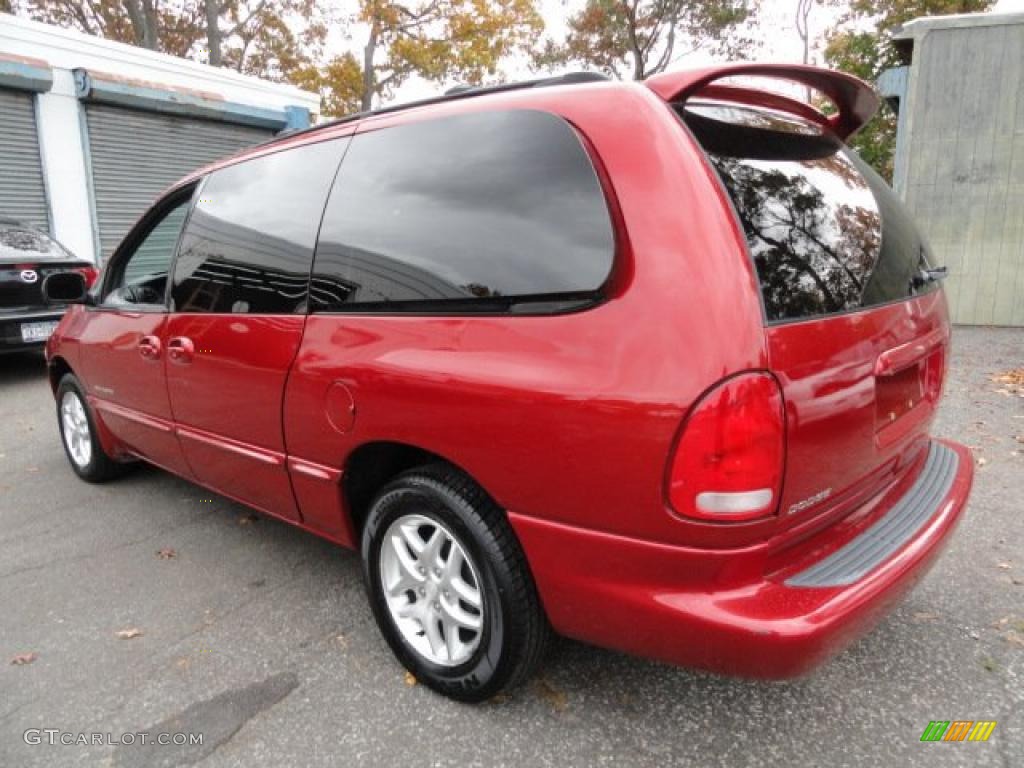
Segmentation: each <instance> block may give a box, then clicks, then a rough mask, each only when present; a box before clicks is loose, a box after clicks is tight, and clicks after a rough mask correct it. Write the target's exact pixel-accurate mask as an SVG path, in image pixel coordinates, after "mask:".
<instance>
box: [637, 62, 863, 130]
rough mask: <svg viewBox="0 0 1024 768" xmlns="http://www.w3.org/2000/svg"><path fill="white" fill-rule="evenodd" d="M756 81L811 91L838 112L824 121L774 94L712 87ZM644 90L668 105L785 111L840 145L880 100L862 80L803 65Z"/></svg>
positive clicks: (678, 79)
mask: <svg viewBox="0 0 1024 768" xmlns="http://www.w3.org/2000/svg"><path fill="white" fill-rule="evenodd" d="M737 76H757V77H768V78H773V79H776V80H789V81H790V82H794V83H799V84H800V85H806V86H810V87H811V88H814V89H815V90H817V91H820V92H821V93H823V94H825V95H826V96H827V97H828V98H829V99H831V100H832V103H833V104H835V106H836V110H837V111H836V112H835V114H832V115H825V114H824V113H822V112H821V111H819V110H818V109H815V108H814V107H812V106H811V105H810V104H805V103H804V102H802V101H797V100H796V99H792V98H789V97H787V96H781V95H777V94H774V93H771V92H770V91H762V90H760V89H757V88H748V87H743V86H733V85H714V83H715V82H716V81H718V80H722V79H724V78H727V77H737ZM644 84H645V85H646V86H647V87H648V88H650V89H651V90H652V91H654V92H655V93H656V94H657V95H658V96H660V97H661V98H663V99H664V100H665V101H669V102H673V103H682V102H685V101H688V100H689V99H690V98H692V97H695V96H697V97H700V96H703V97H705V98H716V99H727V100H730V101H738V102H740V103H744V104H756V105H759V106H764V107H769V108H773V109H781V110H783V111H787V112H795V113H796V114H799V115H801V116H802V117H806V118H808V119H811V120H813V121H814V122H817V123H819V124H820V125H822V126H824V127H826V128H828V129H829V130H830V131H832V132H833V133H835V134H836V135H837V136H838V137H839V138H840V139H843V140H845V139H848V138H849V137H850V136H852V135H853V134H855V133H856V132H857V131H859V130H860V129H861V128H862V127H863V126H864V124H865V123H866V122H867V121H868V120H870V119H871V117H872V116H873V115H874V114H875V112H876V111H878V107H879V105H880V104H881V99H880V98H879V96H878V94H877V93H875V90H874V89H873V88H872V87H871V86H870V85H868V84H867V83H865V82H864V81H863V80H861V79H859V78H856V77H854V76H853V75H847V74H845V73H843V72H836V71H834V70H831V69H822V68H820V67H809V66H805V65H802V64H750V63H743V62H740V63H736V64H721V65H718V66H714V67H705V68H702V69H692V70H687V71H684V72H666V73H664V74H660V75H654V76H653V77H650V78H648V79H647V80H645V81H644Z"/></svg>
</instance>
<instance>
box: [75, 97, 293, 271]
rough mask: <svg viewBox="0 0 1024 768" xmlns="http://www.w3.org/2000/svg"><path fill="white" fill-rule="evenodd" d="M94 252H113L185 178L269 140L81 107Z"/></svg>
mask: <svg viewBox="0 0 1024 768" xmlns="http://www.w3.org/2000/svg"><path fill="white" fill-rule="evenodd" d="M85 115H86V120H87V122H88V126H89V152H90V155H91V160H92V184H93V194H94V195H95V199H96V221H97V224H98V226H99V234H100V251H101V253H102V254H103V259H108V258H110V254H111V253H113V251H114V248H115V247H116V246H117V244H118V243H120V242H121V238H123V237H124V236H125V234H127V232H128V230H129V229H130V228H131V226H132V224H134V223H135V221H136V220H137V219H138V218H139V216H140V215H141V214H142V212H143V211H145V210H146V208H148V207H149V204H150V203H152V202H153V200H154V199H156V197H157V196H158V195H159V194H160V193H161V192H162V191H163V190H165V189H166V188H167V187H168V186H170V185H171V184H173V183H174V182H175V181H177V180H178V179H180V178H181V177H182V176H184V175H186V174H187V173H189V172H191V171H194V170H195V169H196V168H199V167H200V166H203V165H206V164H207V163H210V162H212V161H214V160H217V159H218V158H221V157H224V156H225V155H230V154H233V153H234V152H237V151H238V150H239V149H241V148H242V147H247V146H250V145H252V144H256V143H258V142H261V141H265V140H266V139H268V138H270V137H271V136H273V135H274V134H273V132H272V131H270V130H267V129H261V128H250V127H248V126H242V125H231V124H229V123H219V122H214V121H211V120H197V119H194V118H188V117H178V116H177V115H161V114H157V113H153V112H141V111H138V110H134V109H125V108H123V107H112V106H107V105H105V104H87V105H86V107H85Z"/></svg>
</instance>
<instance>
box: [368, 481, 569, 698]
mask: <svg viewBox="0 0 1024 768" xmlns="http://www.w3.org/2000/svg"><path fill="white" fill-rule="evenodd" d="M362 554H363V576H364V580H365V582H366V589H367V593H368V596H369V599H370V604H371V607H372V608H373V613H374V616H375V618H376V620H377V624H378V626H379V627H380V629H381V632H382V633H383V634H384V637H385V639H386V640H387V641H388V644H389V645H390V646H391V650H392V651H393V652H394V654H395V656H397V657H398V660H399V661H401V662H402V664H403V665H404V666H405V668H406V669H408V670H409V671H410V672H412V674H413V675H415V676H416V678H417V679H418V680H420V681H422V682H423V683H424V684H426V685H428V686H429V687H431V688H432V689H434V690H436V691H438V692H439V693H442V694H444V695H445V696H448V697H450V698H453V699H457V700H460V701H482V700H484V699H488V698H490V697H492V696H494V695H495V694H497V693H499V692H500V691H502V690H505V689H508V688H512V687H514V686H516V685H518V684H519V683H521V682H522V681H523V680H525V679H526V678H527V677H529V675H530V674H531V673H532V672H533V671H534V669H535V668H536V667H537V666H538V664H539V663H540V660H541V658H542V656H543V653H544V649H545V647H546V644H547V641H548V638H549V635H550V629H549V627H548V623H547V619H546V617H545V616H544V611H543V608H542V607H541V604H540V599H539V597H538V596H537V590H536V587H535V586H534V583H533V578H532V577H531V575H530V572H529V568H528V566H527V563H526V558H525V556H524V555H523V551H522V548H521V547H520V545H519V541H518V540H517V539H516V537H515V534H514V533H513V531H512V528H511V526H510V525H509V523H508V520H507V519H506V517H505V515H504V512H503V511H502V510H501V509H500V508H499V507H498V506H497V505H496V504H495V503H494V502H493V501H492V500H491V499H490V498H489V497H488V496H487V494H486V493H484V492H483V490H481V489H480V488H479V486H477V485H476V484H475V483H474V482H473V481H472V480H470V479H469V478H467V477H465V476H464V475H462V474H461V473H459V472H457V471H455V470H452V469H450V468H448V467H445V466H442V465H436V466H428V467H421V468H419V469H414V470H410V471H409V472H405V473H403V474H401V475H399V476H398V477H397V478H396V479H395V480H394V481H392V482H391V483H389V484H388V485H387V486H386V487H385V488H384V489H383V490H382V491H381V492H380V494H379V495H378V496H377V498H376V499H375V501H374V502H373V504H372V506H371V508H370V512H369V515H368V518H367V521H366V525H365V527H364V529H363V537H362Z"/></svg>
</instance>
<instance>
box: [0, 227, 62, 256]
mask: <svg viewBox="0 0 1024 768" xmlns="http://www.w3.org/2000/svg"><path fill="white" fill-rule="evenodd" d="M73 258H74V256H72V255H71V254H70V253H68V251H66V250H65V249H64V247H63V246H62V245H61V244H60V243H58V242H57V241H56V240H52V239H50V238H49V237H47V236H46V235H44V234H43V233H42V232H40V231H39V230H38V229H32V228H31V227H22V226H19V225H17V224H5V223H2V222H0V259H3V260H12V261H34V260H36V259H73Z"/></svg>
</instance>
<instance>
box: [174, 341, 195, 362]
mask: <svg viewBox="0 0 1024 768" xmlns="http://www.w3.org/2000/svg"><path fill="white" fill-rule="evenodd" d="M195 355H196V346H195V344H193V343H192V339H190V338H188V337H186V336H175V337H174V338H173V339H171V340H170V341H169V342H167V357H169V358H170V359H171V362H173V363H179V364H180V365H187V364H188V363H191V362H192V359H193V358H194V357H195Z"/></svg>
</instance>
